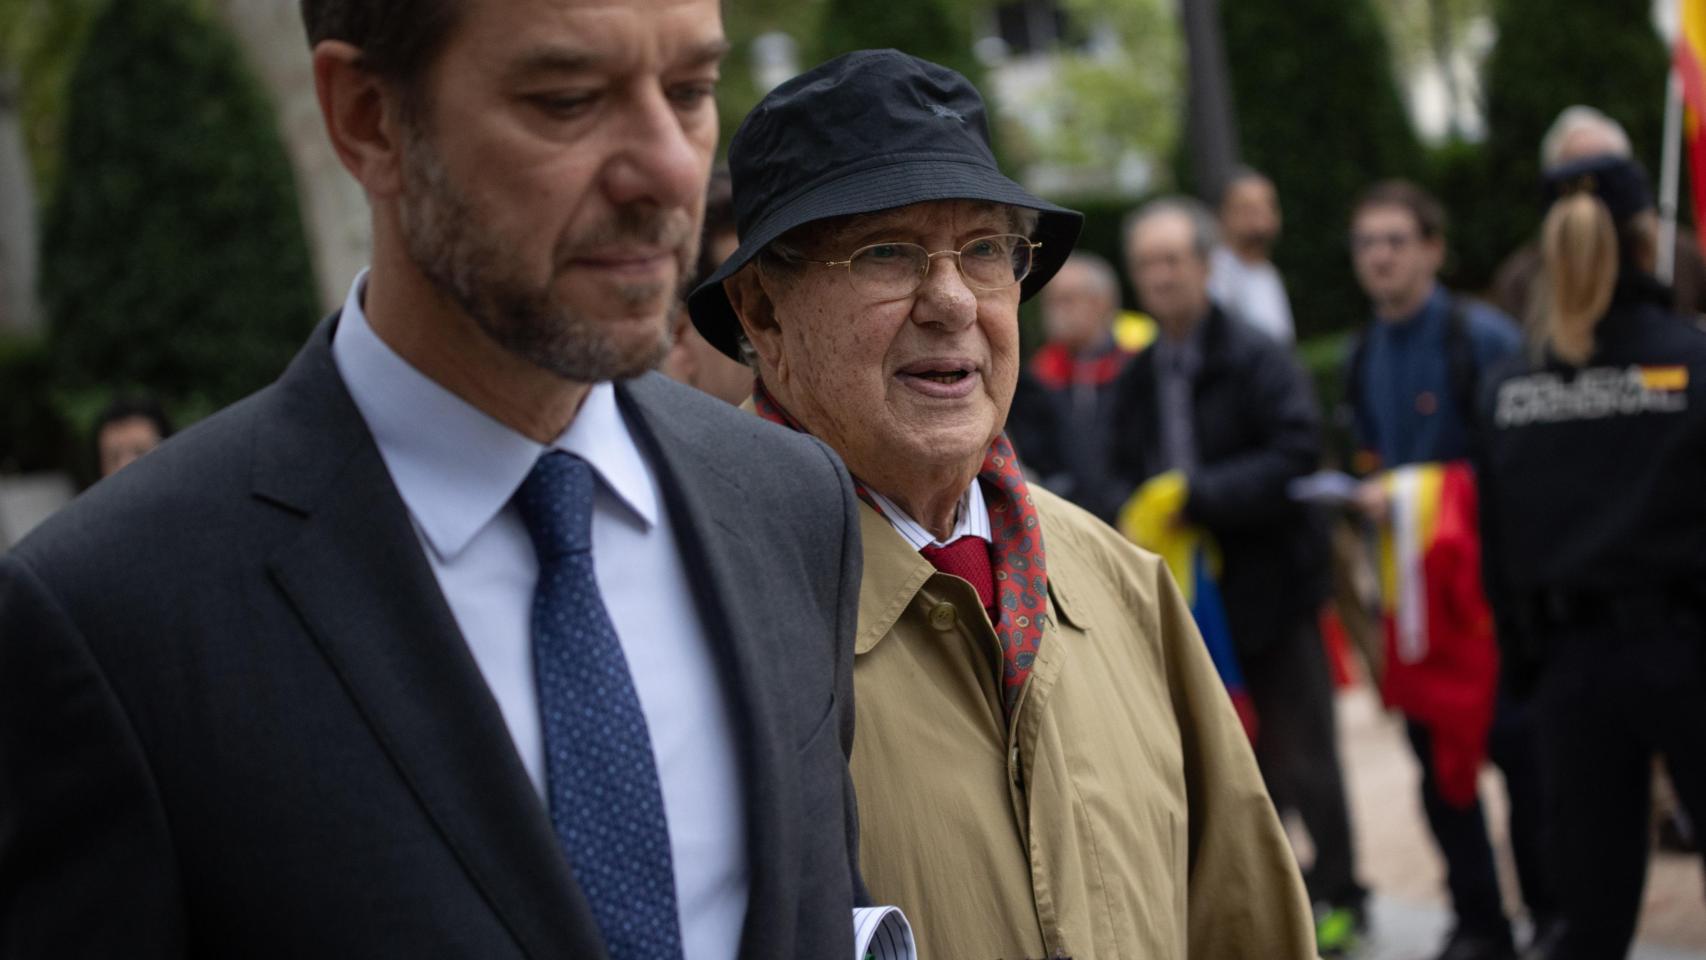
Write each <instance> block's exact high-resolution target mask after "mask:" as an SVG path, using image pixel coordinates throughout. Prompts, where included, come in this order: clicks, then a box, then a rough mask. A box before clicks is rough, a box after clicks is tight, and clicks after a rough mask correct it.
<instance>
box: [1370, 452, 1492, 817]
mask: <svg viewBox="0 0 1706 960" xmlns="http://www.w3.org/2000/svg"><path fill="white" fill-rule="evenodd" d="M1380 482H1381V483H1382V485H1383V486H1384V487H1385V490H1386V494H1387V499H1388V502H1389V503H1390V504H1391V506H1392V512H1391V517H1390V521H1389V522H1388V523H1386V524H1385V525H1383V526H1382V528H1381V530H1380V584H1381V613H1382V615H1383V621H1384V626H1385V631H1386V675H1385V677H1384V679H1383V680H1382V682H1381V695H1382V696H1383V697H1384V698H1385V700H1386V703H1387V704H1388V705H1389V706H1392V707H1395V708H1397V709H1398V710H1401V711H1403V713H1404V715H1405V716H1407V717H1409V718H1410V719H1411V720H1413V721H1415V722H1417V723H1419V724H1421V725H1422V726H1423V727H1426V728H1427V730H1428V733H1429V737H1430V740H1431V741H1432V745H1433V756H1432V758H1431V760H1432V764H1433V769H1434V774H1435V776H1436V779H1437V780H1438V782H1439V785H1440V795H1441V796H1442V797H1444V798H1445V799H1446V801H1447V802H1449V803H1452V804H1456V805H1457V806H1460V807H1462V806H1468V805H1469V804H1470V803H1472V802H1473V801H1474V799H1475V785H1476V778H1477V777H1478V776H1479V774H1480V772H1481V763H1482V760H1483V759H1484V758H1485V756H1486V750H1487V732H1488V730H1489V729H1490V728H1491V727H1492V724H1493V712H1494V709H1495V706H1496V703H1497V696H1498V679H1499V653H1498V645H1497V643H1496V641H1495V638H1494V635H1493V615H1492V611H1491V609H1490V608H1489V607H1488V605H1487V599H1486V596H1485V594H1484V593H1483V592H1482V587H1481V534H1480V529H1479V527H1478V523H1479V519H1478V516H1477V511H1478V507H1477V503H1476V497H1475V477H1474V474H1473V473H1472V472H1471V471H1470V469H1469V466H1468V464H1466V463H1462V462H1454V463H1443V464H1442V463H1424V464H1415V465H1411V466H1407V467H1400V468H1398V469H1395V470H1391V471H1388V472H1387V473H1386V474H1384V475H1383V476H1382V478H1381V481H1380Z"/></svg>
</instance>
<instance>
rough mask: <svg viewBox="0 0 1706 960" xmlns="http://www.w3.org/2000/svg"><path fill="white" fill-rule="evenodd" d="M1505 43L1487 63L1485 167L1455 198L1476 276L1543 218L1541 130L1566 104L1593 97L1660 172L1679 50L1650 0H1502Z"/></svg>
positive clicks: (1467, 272)
mask: <svg viewBox="0 0 1706 960" xmlns="http://www.w3.org/2000/svg"><path fill="white" fill-rule="evenodd" d="M1494 16H1495V22H1496V24H1497V28H1498V43H1497V45H1496V46H1494V47H1493V52H1492V55H1491V57H1490V59H1489V61H1488V63H1487V72H1486V78H1485V81H1484V83H1483V87H1484V88H1485V90H1486V96H1487V141H1486V144H1485V145H1484V147H1483V155H1482V158H1481V164H1480V169H1479V170H1478V171H1476V174H1477V175H1475V176H1473V177H1465V178H1464V179H1465V182H1466V186H1465V187H1464V189H1463V192H1461V193H1458V194H1457V195H1455V196H1452V197H1450V198H1449V200H1450V206H1451V207H1452V208H1453V210H1452V212H1453V214H1454V216H1455V218H1456V219H1457V221H1458V225H1459V229H1458V230H1457V232H1456V236H1455V237H1454V246H1455V247H1456V248H1457V251H1458V253H1459V256H1460V260H1461V263H1462V266H1463V269H1462V271H1461V272H1462V275H1463V276H1462V279H1463V280H1464V281H1465V282H1467V283H1472V284H1478V283H1481V282H1484V281H1485V280H1486V279H1487V278H1488V277H1490V276H1491V273H1492V271H1493V269H1494V267H1495V266H1496V265H1497V263H1498V262H1499V258H1501V257H1503V256H1504V255H1505V254H1507V253H1509V252H1510V251H1511V250H1512V249H1513V248H1515V247H1516V246H1518V245H1519V244H1521V243H1522V242H1524V241H1525V240H1526V239H1528V238H1529V237H1530V236H1531V235H1532V233H1533V231H1534V230H1535V228H1536V227H1537V226H1538V224H1539V220H1540V211H1539V208H1538V206H1537V200H1538V196H1539V180H1540V140H1541V138H1542V136H1544V135H1545V132H1546V129H1547V128H1548V127H1549V126H1551V124H1552V122H1553V120H1555V119H1556V118H1557V116H1558V113H1559V112H1560V111H1562V110H1563V109H1564V108H1565V107H1567V106H1570V105H1571V104H1576V103H1584V104H1589V105H1592V106H1595V107H1598V108H1599V109H1601V110H1604V111H1605V112H1606V113H1608V114H1610V115H1611V116H1613V117H1615V118H1616V119H1617V120H1618V121H1619V122H1621V123H1622V124H1623V125H1624V126H1625V127H1626V128H1627V129H1628V131H1629V137H1630V139H1631V140H1632V141H1633V143H1634V147H1635V155H1636V156H1637V157H1639V158H1640V159H1641V160H1642V162H1643V163H1645V164H1646V165H1647V167H1648V169H1649V170H1650V171H1652V172H1653V173H1654V174H1655V175H1656V174H1657V172H1658V160H1659V145H1660V139H1661V138H1662V136H1663V130H1664V97H1665V74H1666V70H1667V69H1668V67H1667V64H1668V63H1669V57H1668V56H1667V54H1666V52H1665V48H1664V44H1663V42H1662V41H1661V40H1660V39H1659V37H1658V33H1657V31H1656V30H1655V29H1654V28H1653V23H1652V17H1651V3H1650V0H1497V2H1496V3H1495V5H1494Z"/></svg>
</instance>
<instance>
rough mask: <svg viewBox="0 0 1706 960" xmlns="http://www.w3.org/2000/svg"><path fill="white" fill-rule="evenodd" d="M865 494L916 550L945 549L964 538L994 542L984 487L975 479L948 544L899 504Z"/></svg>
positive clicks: (962, 496)
mask: <svg viewBox="0 0 1706 960" xmlns="http://www.w3.org/2000/svg"><path fill="white" fill-rule="evenodd" d="M865 492H866V493H868V494H870V495H871V499H872V500H875V501H876V502H877V507H878V509H880V510H881V511H882V513H883V519H885V520H887V521H888V522H889V525H890V526H892V527H894V528H895V531H896V532H898V533H899V534H900V535H901V536H903V537H905V538H906V542H907V543H910V544H912V549H914V550H923V549H924V548H925V547H945V546H947V545H948V544H950V543H953V542H954V541H955V540H958V539H959V538H961V537H981V538H982V539H983V540H984V541H985V542H989V541H990V540H991V539H993V538H992V536H991V534H990V527H989V507H988V506H986V505H985V504H984V500H983V484H981V483H979V482H978V480H977V478H976V477H973V478H972V481H971V486H969V487H966V492H965V493H962V494H960V504H959V506H958V507H957V508H956V509H957V510H958V511H959V513H958V516H956V517H955V518H954V529H953V531H952V532H950V533H949V534H948V539H946V540H938V539H936V538H935V537H934V536H932V535H931V533H930V531H929V530H928V529H927V528H926V527H925V526H924V524H922V523H919V522H918V521H917V520H914V519H912V517H911V516H910V515H908V514H907V512H906V511H905V510H902V509H901V508H900V504H898V503H895V502H894V501H893V500H890V499H889V498H888V497H885V496H883V495H882V494H880V493H878V492H877V491H875V490H872V489H871V488H869V487H866V488H865Z"/></svg>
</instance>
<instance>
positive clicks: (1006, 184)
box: [687, 50, 1084, 359]
mask: <svg viewBox="0 0 1706 960" xmlns="http://www.w3.org/2000/svg"><path fill="white" fill-rule="evenodd" d="M729 173H730V176H731V178H732V179H733V181H734V204H735V225H736V228H737V230H738V231H739V234H740V247H739V248H738V249H737V250H735V252H734V253H733V254H731V255H730V256H729V258H728V259H727V260H725V261H724V262H723V265H722V266H721V267H719V268H718V269H717V271H716V272H715V273H713V274H711V276H710V278H709V279H707V280H706V281H705V282H704V283H702V284H700V285H699V287H698V289H696V290H694V291H693V293H692V295H691V296H689V297H688V300H687V304H688V309H689V311H690V312H691V314H692V317H693V325H694V326H695V327H697V328H698V330H699V333H700V334H701V335H702V336H703V337H704V338H705V339H706V340H707V341H709V342H710V343H711V345H712V346H714V347H716V348H717V349H718V350H721V351H722V352H724V353H726V354H728V355H729V356H731V357H735V358H736V359H739V354H740V348H739V342H740V341H739V337H738V334H739V332H740V320H739V319H737V318H736V317H735V313H734V308H733V307H731V306H730V305H729V298H728V296H727V295H725V294H724V293H723V281H724V280H726V279H728V278H729V277H731V276H733V275H734V274H735V273H737V272H739V271H740V269H741V268H742V267H744V266H746V265H747V263H748V262H750V261H751V260H752V258H753V257H754V256H755V255H757V253H758V252H759V251H760V250H763V249H764V248H765V247H766V246H768V245H769V244H770V243H771V241H773V240H775V239H776V238H778V237H780V236H782V235H783V234H784V233H787V232H788V231H789V230H792V229H793V228H795V227H797V226H800V225H801V224H806V223H811V222H812V221H814V220H823V219H826V218H829V217H840V216H848V215H851V214H860V213H875V212H876V211H879V210H890V209H893V208H895V207H904V206H907V205H909V204H914V203H923V202H926V201H931V200H986V201H989V202H992V203H1002V204H1008V205H1010V206H1015V207H1025V208H1028V209H1031V210H1036V211H1037V212H1038V213H1039V214H1040V216H1039V217H1038V220H1037V229H1036V231H1035V232H1034V234H1033V236H1032V237H1031V239H1032V240H1036V241H1039V242H1041V243H1042V247H1041V248H1040V249H1038V250H1037V251H1036V255H1035V256H1036V259H1035V260H1034V261H1033V263H1032V266H1031V272H1030V275H1029V276H1027V277H1026V278H1025V280H1024V282H1023V284H1022V285H1021V286H1020V288H1019V291H1020V293H1019V295H1020V299H1028V298H1030V297H1031V296H1032V295H1033V294H1035V293H1036V292H1037V291H1038V290H1040V289H1042V286H1043V284H1045V283H1047V282H1048V280H1049V278H1050V277H1052V276H1054V274H1055V271H1057V270H1059V269H1060V265H1061V264H1062V263H1064V262H1065V261H1066V257H1067V255H1068V254H1069V253H1071V252H1072V245H1073V244H1074V243H1075V242H1076V241H1077V239H1078V229H1079V227H1080V226H1081V225H1082V223H1083V220H1084V217H1083V215H1082V214H1080V213H1078V212H1076V211H1073V210H1068V209H1066V208H1064V207H1057V206H1055V205H1054V204H1052V203H1048V202H1046V201H1044V200H1040V199H1038V198H1037V197H1035V196H1032V195H1031V194H1030V193H1028V192H1027V191H1026V190H1025V189H1024V188H1023V187H1020V186H1019V185H1018V184H1017V183H1014V182H1013V181H1012V180H1010V179H1008V178H1007V177H1006V176H1005V175H1003V174H1002V173H1001V171H1000V169H999V168H997V167H996V165H995V154H994V153H993V152H991V151H990V148H989V125H988V122H987V120H986V119H985V118H984V109H983V98H982V97H980V96H978V92H977V89H976V88H975V87H973V86H972V85H971V83H970V81H968V80H966V78H965V77H962V76H960V75H959V74H958V73H956V72H954V71H953V70H950V69H948V68H947V67H943V66H939V65H937V64H934V63H931V62H929V61H928V60H920V59H919V58H917V57H914V56H911V55H909V54H905V53H901V52H900V51H898V50H860V51H857V52H855V53H848V54H843V55H842V56H839V57H836V58H835V59H833V60H830V61H828V62H827V63H824V64H821V65H819V66H817V67H815V68H813V69H811V70H808V71H806V72H805V73H802V74H800V75H799V76H797V77H795V78H793V79H792V80H789V81H788V82H787V83H784V84H782V85H781V86H779V87H777V88H776V89H775V90H772V91H771V92H770V94H769V95H768V96H766V97H765V98H764V100H763V101H761V102H760V103H759V104H758V106H757V107H755V108H753V111H752V113H751V114H749V115H748V116H747V118H746V120H744V121H743V122H742V123H741V125H740V129H739V130H737V131H735V135H734V139H733V140H731V141H729Z"/></svg>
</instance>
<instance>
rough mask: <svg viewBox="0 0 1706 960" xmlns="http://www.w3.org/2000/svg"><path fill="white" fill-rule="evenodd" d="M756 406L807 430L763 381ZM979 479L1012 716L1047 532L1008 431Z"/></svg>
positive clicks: (1044, 580) (1039, 610)
mask: <svg viewBox="0 0 1706 960" xmlns="http://www.w3.org/2000/svg"><path fill="white" fill-rule="evenodd" d="M752 400H753V405H754V406H755V407H756V408H757V409H758V415H759V416H761V417H763V418H764V419H766V420H769V421H770V422H771V423H778V424H781V425H782V426H784V427H788V428H789V429H791V430H797V431H799V432H801V433H806V432H808V431H807V430H806V429H805V428H804V427H802V426H800V424H799V422H798V421H796V420H795V419H794V418H793V417H792V416H790V415H789V414H788V411H786V410H784V409H782V405H781V404H779V403H777V402H776V399H775V398H774V397H772V396H771V395H770V392H769V391H768V390H766V389H765V388H764V384H762V383H759V384H756V385H755V386H754V387H753V391H752ZM977 478H978V479H979V480H981V481H983V493H984V500H985V502H986V503H987V504H988V505H989V526H990V534H991V535H992V536H993V538H994V543H992V544H991V545H990V548H989V553H990V556H989V559H990V566H991V567H993V568H994V571H995V608H996V613H997V614H998V615H999V620H998V622H997V623H996V624H995V635H996V637H998V638H1000V641H1001V653H1002V661H1003V667H1002V671H1001V692H1002V700H1003V703H1004V705H1005V707H1006V711H1007V714H1008V715H1009V716H1011V715H1012V713H1013V708H1014V706H1015V705H1017V704H1018V702H1019V691H1021V690H1023V689H1024V687H1025V680H1026V679H1027V678H1029V677H1030V675H1031V666H1032V664H1033V663H1034V662H1035V661H1036V658H1037V649H1038V648H1039V647H1040V646H1041V645H1042V639H1043V628H1042V617H1043V611H1044V609H1045V601H1046V599H1047V597H1048V567H1047V564H1046V563H1045V562H1044V560H1043V531H1042V525H1041V524H1040V523H1039V522H1038V520H1037V507H1036V504H1035V503H1033V502H1032V501H1031V491H1030V488H1029V487H1027V486H1026V485H1025V475H1024V473H1023V472H1022V471H1021V470H1020V469H1019V458H1018V457H1017V456H1015V455H1014V453H1013V444H1012V443H1010V442H1009V441H1008V440H1007V434H1005V433H1001V434H997V435H996V437H995V440H994V442H992V443H990V445H989V453H988V454H986V455H985V456H984V458H983V467H982V469H980V470H979V471H978V474H977ZM853 489H854V491H855V492H856V493H857V494H858V495H859V499H861V500H863V501H865V503H867V504H869V505H870V507H871V509H873V510H876V511H877V512H878V513H882V512H883V511H882V508H881V507H878V506H877V505H876V503H875V502H874V501H873V500H872V499H871V496H870V494H869V492H867V491H866V489H865V485H864V484H863V483H861V482H860V480H859V478H858V477H854V478H853Z"/></svg>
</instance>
